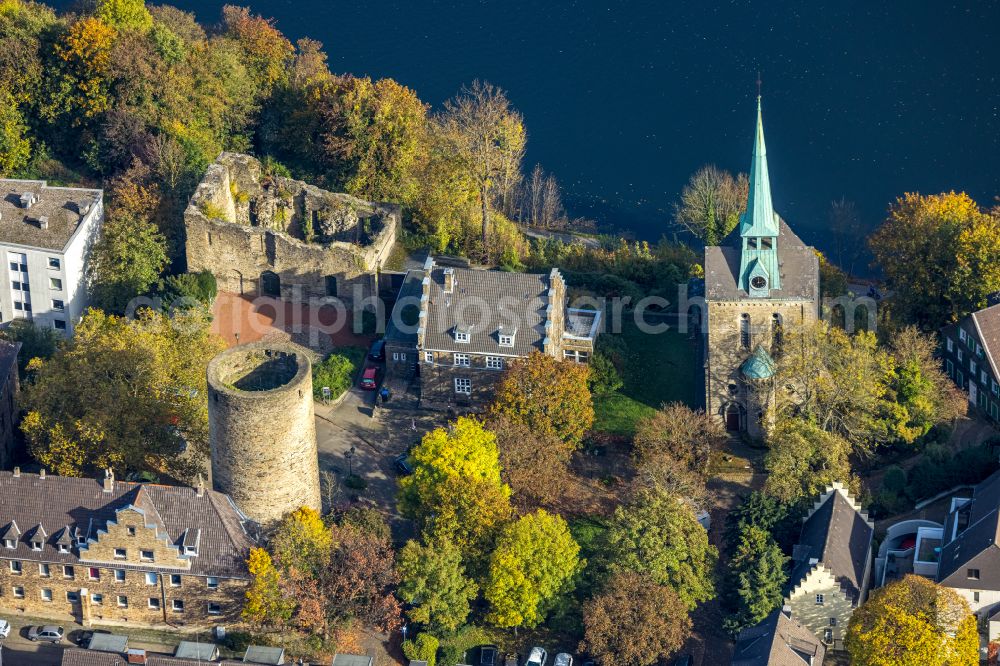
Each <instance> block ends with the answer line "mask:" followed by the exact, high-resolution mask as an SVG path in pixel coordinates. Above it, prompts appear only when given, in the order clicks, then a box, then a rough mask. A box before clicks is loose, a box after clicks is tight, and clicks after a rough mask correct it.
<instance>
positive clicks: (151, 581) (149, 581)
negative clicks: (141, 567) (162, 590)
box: [146, 571, 156, 585]
mask: <svg viewBox="0 0 1000 666" xmlns="http://www.w3.org/2000/svg"><path fill="white" fill-rule="evenodd" d="M146 585H156V574H155V573H153V572H152V571H147V572H146Z"/></svg>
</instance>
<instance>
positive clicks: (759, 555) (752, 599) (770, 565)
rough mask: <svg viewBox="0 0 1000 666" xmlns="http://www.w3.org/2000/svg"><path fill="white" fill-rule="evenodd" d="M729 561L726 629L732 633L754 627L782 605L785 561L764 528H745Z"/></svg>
mask: <svg viewBox="0 0 1000 666" xmlns="http://www.w3.org/2000/svg"><path fill="white" fill-rule="evenodd" d="M735 546H736V547H735V549H734V551H733V553H732V555H731V557H730V559H729V565H728V572H729V573H728V580H727V581H726V582H727V585H726V595H725V597H726V601H727V605H728V606H729V609H730V611H731V614H730V616H729V617H728V618H727V622H726V626H727V627H728V628H729V629H730V630H732V631H733V632H734V633H735V632H738V631H739V630H740V629H744V628H745V627H749V626H752V625H754V624H757V623H758V622H760V621H761V620H763V619H764V618H765V617H767V616H768V615H769V614H770V613H771V611H773V610H774V609H775V608H778V607H780V606H781V602H782V599H783V594H784V587H785V584H786V583H787V582H788V573H787V571H786V569H785V567H786V565H787V563H788V558H787V557H785V555H784V554H783V553H782V552H781V548H779V547H778V544H777V543H776V542H775V541H774V538H773V537H772V536H771V535H770V534H769V533H768V532H767V531H766V530H764V529H762V528H760V527H757V526H755V525H748V526H747V527H745V528H744V529H743V531H742V533H741V534H740V537H739V539H738V541H737V542H736V544H735Z"/></svg>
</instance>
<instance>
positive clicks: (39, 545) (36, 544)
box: [31, 541, 42, 550]
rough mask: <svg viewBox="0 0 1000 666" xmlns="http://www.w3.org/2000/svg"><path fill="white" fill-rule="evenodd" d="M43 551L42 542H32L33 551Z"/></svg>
mask: <svg viewBox="0 0 1000 666" xmlns="http://www.w3.org/2000/svg"><path fill="white" fill-rule="evenodd" d="M41 549H42V542H41V541H32V542H31V550H41Z"/></svg>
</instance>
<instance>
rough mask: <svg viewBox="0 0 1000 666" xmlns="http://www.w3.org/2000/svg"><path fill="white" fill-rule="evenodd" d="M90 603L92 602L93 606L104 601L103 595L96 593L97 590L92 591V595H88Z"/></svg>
mask: <svg viewBox="0 0 1000 666" xmlns="http://www.w3.org/2000/svg"><path fill="white" fill-rule="evenodd" d="M90 603H92V604H94V605H95V606H100V605H101V604H103V603H104V595H103V594H98V593H97V592H95V593H93V594H92V595H90Z"/></svg>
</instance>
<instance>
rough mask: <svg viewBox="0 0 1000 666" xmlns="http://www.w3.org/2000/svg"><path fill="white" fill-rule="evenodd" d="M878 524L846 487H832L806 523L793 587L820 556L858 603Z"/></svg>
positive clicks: (791, 580)
mask: <svg viewBox="0 0 1000 666" xmlns="http://www.w3.org/2000/svg"><path fill="white" fill-rule="evenodd" d="M874 533H875V528H874V527H873V526H872V525H871V524H870V523H869V522H868V520H867V517H866V516H865V515H864V514H862V513H859V512H858V511H857V510H856V509H855V508H854V506H853V504H852V503H851V502H850V500H848V499H847V497H846V495H845V494H844V491H843V490H839V489H832V490H831V491H828V493H827V497H826V498H825V499H824V500H823V504H821V505H820V506H819V508H817V509H815V510H814V511H813V513H812V514H811V515H810V516H809V517H808V518H807V519H806V520H805V522H804V523H803V524H802V532H801V534H800V535H799V542H798V544H797V545H796V546H795V548H794V549H793V552H792V559H793V560H795V564H794V566H793V569H792V574H791V576H790V577H789V580H788V587H789V589H793V588H794V587H795V586H796V585H798V584H799V583H800V582H801V581H802V579H803V578H805V577H806V575H807V574H808V573H809V571H810V570H811V569H812V568H813V566H816V565H813V564H810V563H809V560H810V559H816V560H818V561H819V564H822V565H823V566H825V567H826V568H827V569H829V570H830V572H831V573H832V574H833V576H834V578H835V579H836V580H837V583H838V584H839V585H840V587H841V589H842V590H843V591H844V593H845V594H846V595H847V597H848V598H849V599H850V600H851V601H852V602H853V603H854V604H855V605H857V604H858V603H859V600H860V596H861V592H862V590H863V589H866V587H867V580H866V577H867V575H868V571H867V565H868V556H869V554H870V553H871V547H872V537H873V536H874Z"/></svg>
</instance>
